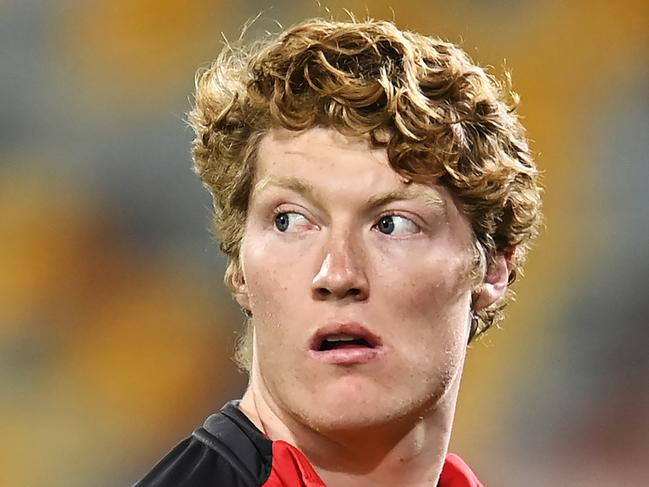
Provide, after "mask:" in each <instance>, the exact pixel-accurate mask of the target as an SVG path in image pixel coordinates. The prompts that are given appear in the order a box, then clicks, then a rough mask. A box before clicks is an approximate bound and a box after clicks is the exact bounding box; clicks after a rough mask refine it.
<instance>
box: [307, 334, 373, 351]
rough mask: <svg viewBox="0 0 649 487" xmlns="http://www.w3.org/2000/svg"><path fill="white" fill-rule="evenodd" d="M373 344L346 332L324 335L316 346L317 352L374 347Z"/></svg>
mask: <svg viewBox="0 0 649 487" xmlns="http://www.w3.org/2000/svg"><path fill="white" fill-rule="evenodd" d="M374 347H375V345H373V344H372V343H370V342H369V341H368V340H366V339H365V338H363V337H358V336H354V335H346V334H335V335H328V336H325V337H324V338H323V339H322V340H321V342H320V345H319V346H318V348H316V350H317V351H318V352H326V351H329V350H342V349H349V348H374Z"/></svg>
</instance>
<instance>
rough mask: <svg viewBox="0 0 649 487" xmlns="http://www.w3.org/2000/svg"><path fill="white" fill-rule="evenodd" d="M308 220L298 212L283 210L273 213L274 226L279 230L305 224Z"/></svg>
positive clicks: (285, 230)
mask: <svg viewBox="0 0 649 487" xmlns="http://www.w3.org/2000/svg"><path fill="white" fill-rule="evenodd" d="M308 223H309V221H308V220H307V219H306V218H305V217H304V215H301V214H300V213H295V212H291V211H284V212H282V213H277V214H276V215H275V228H277V230H279V231H280V232H287V231H290V230H295V228H294V227H295V226H296V225H301V226H305V225H308Z"/></svg>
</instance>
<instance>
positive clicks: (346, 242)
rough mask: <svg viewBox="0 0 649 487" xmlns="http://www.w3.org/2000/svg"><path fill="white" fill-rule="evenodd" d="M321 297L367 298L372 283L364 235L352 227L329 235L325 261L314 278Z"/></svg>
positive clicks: (337, 229) (324, 254) (333, 231)
mask: <svg viewBox="0 0 649 487" xmlns="http://www.w3.org/2000/svg"><path fill="white" fill-rule="evenodd" d="M313 290H314V292H315V293H316V294H317V295H318V296H319V297H326V296H332V295H333V296H336V297H339V298H343V297H346V296H348V295H351V296H354V297H355V298H356V299H359V298H365V297H367V293H368V291H369V283H368V279H367V274H366V268H365V251H364V249H363V244H362V240H361V236H360V235H358V234H357V233H356V232H355V231H353V229H351V228H349V227H344V228H335V229H332V231H331V232H330V233H329V235H328V236H327V240H326V242H325V245H324V251H323V257H322V262H321V264H320V268H319V269H318V272H317V274H316V275H315V277H314V279H313Z"/></svg>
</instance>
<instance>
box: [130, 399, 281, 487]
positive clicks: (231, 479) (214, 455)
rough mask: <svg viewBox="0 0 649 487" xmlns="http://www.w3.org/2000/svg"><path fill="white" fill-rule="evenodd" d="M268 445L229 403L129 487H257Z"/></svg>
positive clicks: (266, 468) (265, 471) (267, 462)
mask: <svg viewBox="0 0 649 487" xmlns="http://www.w3.org/2000/svg"><path fill="white" fill-rule="evenodd" d="M271 464H272V442H271V441H270V440H268V439H266V438H265V437H264V436H263V435H262V434H261V432H259V431H258V430H257V429H256V428H255V427H254V425H252V423H251V422H250V421H249V420H248V419H247V418H246V417H245V416H244V415H243V413H241V411H240V410H239V409H238V407H237V403H236V402H234V401H233V402H230V403H228V404H226V405H225V406H224V408H223V409H222V410H221V411H220V412H218V413H217V414H213V415H212V416H210V417H209V418H207V420H206V421H205V423H204V424H203V426H201V427H200V428H197V429H196V430H195V431H194V432H193V433H192V434H191V436H189V437H187V438H185V439H184V440H183V441H181V442H180V443H179V444H178V445H176V446H175V447H174V448H173V450H171V451H170V452H169V453H168V454H167V455H166V456H165V457H164V458H163V459H162V460H160V461H159V462H158V463H157V464H156V465H155V466H154V467H153V469H152V470H151V471H150V472H149V473H147V474H146V476H144V477H143V478H142V480H140V481H139V482H137V483H136V484H135V485H134V486H133V487H171V486H174V487H189V486H191V487H201V486H213V485H219V486H224V487H249V486H250V487H251V486H258V485H261V484H263V483H264V482H265V480H266V479H267V478H268V476H269V474H270V470H271Z"/></svg>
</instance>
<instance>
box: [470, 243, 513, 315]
mask: <svg viewBox="0 0 649 487" xmlns="http://www.w3.org/2000/svg"><path fill="white" fill-rule="evenodd" d="M513 258H514V250H507V251H505V252H499V253H498V254H497V255H496V258H495V259H494V261H493V263H492V264H491V265H489V267H488V268H487V274H486V275H485V277H484V280H483V281H482V284H480V285H479V286H478V287H477V289H476V291H475V293H474V295H473V310H474V311H479V310H481V309H484V308H488V307H489V306H491V305H492V304H494V303H495V302H496V301H498V300H499V299H500V298H502V297H503V296H504V295H505V292H507V285H508V284H509V273H510V271H511V268H512V259H513Z"/></svg>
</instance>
